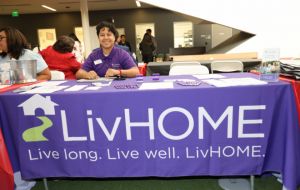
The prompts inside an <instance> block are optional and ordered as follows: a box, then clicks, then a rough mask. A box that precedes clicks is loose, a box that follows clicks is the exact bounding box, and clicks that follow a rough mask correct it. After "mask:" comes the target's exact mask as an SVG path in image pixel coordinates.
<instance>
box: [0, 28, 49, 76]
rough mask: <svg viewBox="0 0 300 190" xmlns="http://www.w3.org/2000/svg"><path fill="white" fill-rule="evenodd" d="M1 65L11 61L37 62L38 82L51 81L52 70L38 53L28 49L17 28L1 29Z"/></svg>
mask: <svg viewBox="0 0 300 190" xmlns="http://www.w3.org/2000/svg"><path fill="white" fill-rule="evenodd" d="M0 52H1V53H0V63H5V62H7V61H9V60H36V61H37V69H36V70H37V77H36V79H37V80H50V79H51V73H50V70H49V68H48V66H47V64H46V62H45V61H44V59H43V58H42V56H41V55H40V54H38V53H36V52H33V51H31V50H29V49H28V43H27V40H26V38H25V36H24V35H23V34H22V33H21V32H20V31H19V30H18V29H16V28H13V27H5V28H1V29H0Z"/></svg>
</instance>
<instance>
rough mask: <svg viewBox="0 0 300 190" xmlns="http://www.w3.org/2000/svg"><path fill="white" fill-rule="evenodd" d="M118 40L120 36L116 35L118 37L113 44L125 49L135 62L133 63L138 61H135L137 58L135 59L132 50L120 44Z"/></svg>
mask: <svg viewBox="0 0 300 190" xmlns="http://www.w3.org/2000/svg"><path fill="white" fill-rule="evenodd" d="M120 42H121V37H120V36H118V37H117V40H116V44H115V46H116V47H118V48H120V49H123V50H125V51H126V52H127V53H128V54H129V55H130V57H132V59H133V61H134V62H135V64H137V63H138V62H137V60H136V57H134V55H135V54H134V53H133V52H131V51H130V49H129V47H128V46H123V45H120Z"/></svg>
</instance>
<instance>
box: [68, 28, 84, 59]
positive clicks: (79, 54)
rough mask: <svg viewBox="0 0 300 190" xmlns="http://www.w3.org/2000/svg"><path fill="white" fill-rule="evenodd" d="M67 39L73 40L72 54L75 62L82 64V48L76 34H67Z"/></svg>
mask: <svg viewBox="0 0 300 190" xmlns="http://www.w3.org/2000/svg"><path fill="white" fill-rule="evenodd" d="M69 37H71V38H72V39H73V40H75V44H74V49H73V53H74V55H75V57H76V60H77V61H78V62H79V63H83V62H84V56H83V47H82V44H81V42H80V40H79V39H78V38H77V36H76V34H74V33H71V34H69Z"/></svg>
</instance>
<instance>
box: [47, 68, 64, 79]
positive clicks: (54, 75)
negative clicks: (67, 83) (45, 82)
mask: <svg viewBox="0 0 300 190" xmlns="http://www.w3.org/2000/svg"><path fill="white" fill-rule="evenodd" d="M50 73H51V80H65V73H63V72H62V71H56V70H51V71H50Z"/></svg>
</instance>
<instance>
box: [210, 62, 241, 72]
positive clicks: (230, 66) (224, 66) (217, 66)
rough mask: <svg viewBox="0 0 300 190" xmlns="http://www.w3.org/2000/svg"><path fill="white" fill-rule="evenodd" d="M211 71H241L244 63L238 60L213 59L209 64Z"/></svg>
mask: <svg viewBox="0 0 300 190" xmlns="http://www.w3.org/2000/svg"><path fill="white" fill-rule="evenodd" d="M210 69H211V73H234V72H243V71H244V64H243V63H242V62H241V61H239V60H225V61H213V62H211V64H210Z"/></svg>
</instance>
